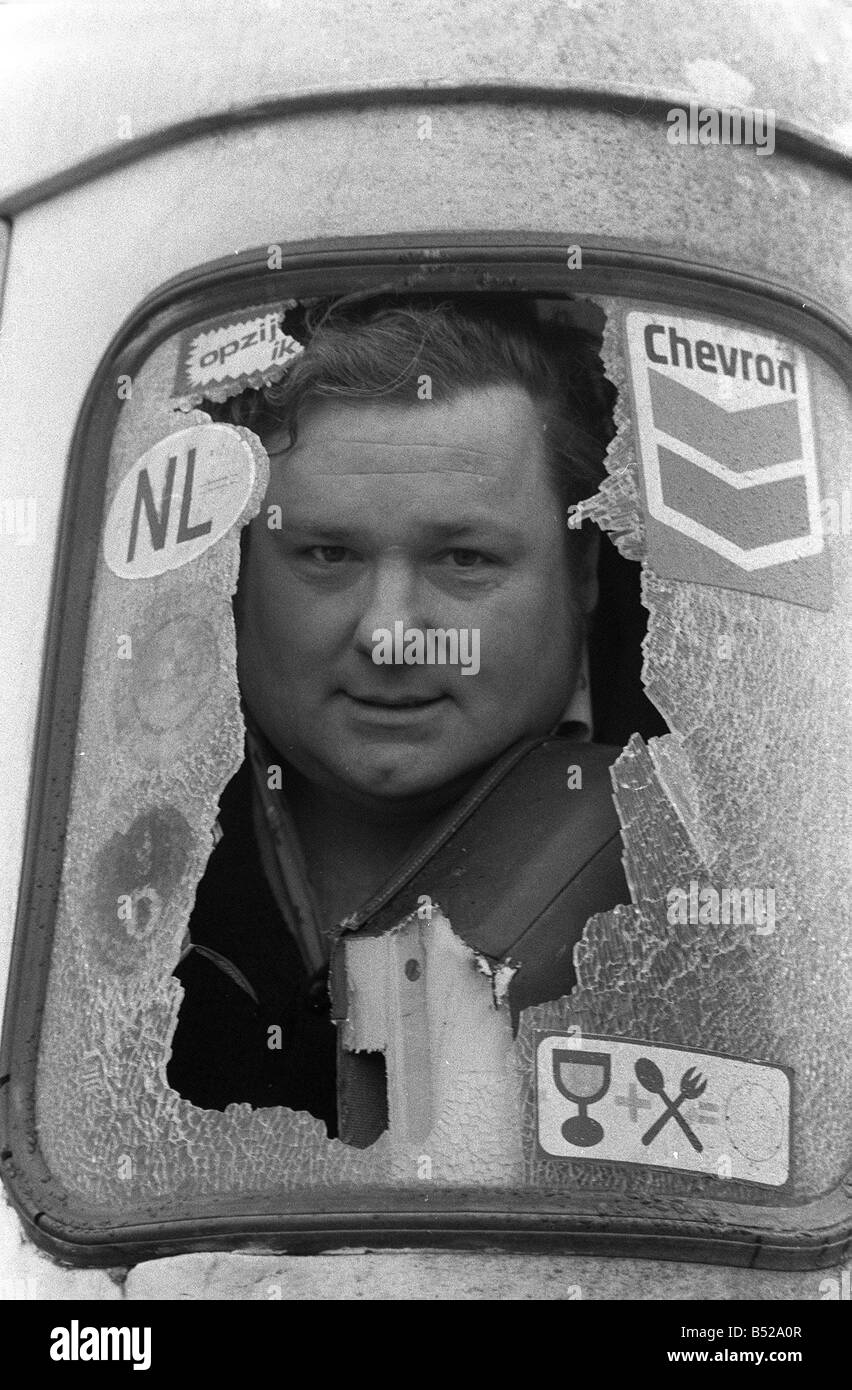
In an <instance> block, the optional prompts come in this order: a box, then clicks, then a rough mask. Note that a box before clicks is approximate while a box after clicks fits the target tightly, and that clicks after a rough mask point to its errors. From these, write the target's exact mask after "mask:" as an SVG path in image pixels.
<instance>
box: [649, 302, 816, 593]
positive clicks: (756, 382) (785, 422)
mask: <svg viewBox="0 0 852 1390" xmlns="http://www.w3.org/2000/svg"><path fill="white" fill-rule="evenodd" d="M627 339H628V352H629V360H630V379H631V386H632V391H633V399H634V407H635V414H634V421H635V425H636V432H637V436H638V444H639V455H640V461H641V465H642V481H643V486H644V497H645V503H646V507H647V511H648V513H649V518H650V519H653V521H655V522H657V523H659V524H660V526H661V527H662V528H664V529H665V531H669V532H675V533H677V534H678V535H680V536H681V537H685V538H687V539H688V540H689V541H691V542H692V543H693V546H694V547H695V560H694V567H695V574H694V576H693V575H690V576H689V577H695V578H696V579H699V580H700V579H701V578H702V560H701V558H700V553H699V548H700V550H701V551H703V552H704V553H705V554H707V552H710V553H712V555H715V556H717V557H719V558H720V560H721V561H723V562H724V564H725V566H729V567H733V569H734V570H738V571H740V572H741V573H743V574H756V573H758V572H760V571H763V570H772V569H773V568H774V567H777V566H789V565H790V564H792V563H793V562H799V561H802V560H806V559H807V558H808V557H813V556H818V555H820V553H821V552H822V550H823V544H824V543H823V536H822V527H821V521H820V499H819V483H818V476H817V469H816V458H815V450H814V435H813V423H812V414H811V403H810V391H809V382H808V376H807V368H806V363H805V361H804V358H803V356H802V355H801V354H800V353H798V352H795V353H794V352H793V351H792V350H791V349H790V347H789V345H782V344H781V343H779V341H778V340H776V339H774V338H771V337H769V336H767V335H762V334H756V333H754V332H752V331H747V330H745V329H743V330H739V329H737V328H736V327H734V326H733V325H730V324H722V323H713V322H708V321H704V320H701V321H698V320H689V319H681V318H675V317H672V316H670V315H668V314H666V313H661V314H659V315H653V314H650V313H644V312H641V313H640V312H638V311H631V312H629V313H628V315H627ZM660 547H662V549H663V550H665V543H664V541H660V542H658V548H660ZM678 555H679V557H680V561H679V563H680V565H681V568H682V567H683V548H682V543H681V546H680V547H679V549H678ZM711 571H712V573H713V574H714V575H715V576H716V579H715V580H707V582H721V581H720V580H719V575H720V574H722V573H724V572H725V571H724V569H720V567H719V565H718V564H715V562H714V564H713V565H712V566H710V570H708V572H711ZM662 572H665V571H662ZM682 577H686V576H682ZM771 584H772V577H771V576H770V577H768V579H767V581H766V582H765V583H763V584H761V586H760V587H759V588H757V589H755V590H754V591H755V592H772V589H771ZM730 586H731V587H736V588H748V587H750V586H749V585H748V584H746V583H742V582H737V581H731V585H730ZM781 587H782V588H783V589H784V590H785V592H784V594H783V596H784V597H789V593H788V592H787V590H788V585H787V583H786V582H785V583H784V584H783V585H782V586H781ZM778 596H779V597H780V596H782V595H781V593H780V591H779V593H778Z"/></svg>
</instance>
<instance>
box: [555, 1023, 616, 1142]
mask: <svg viewBox="0 0 852 1390" xmlns="http://www.w3.org/2000/svg"><path fill="white" fill-rule="evenodd" d="M553 1079H554V1081H555V1082H556V1087H557V1090H558V1091H559V1092H560V1094H561V1095H563V1096H565V1098H566V1100H572V1101H573V1102H574V1104H575V1105H576V1106H578V1107H579V1114H577V1115H572V1116H571V1118H570V1119H568V1120H566V1121H565V1123H564V1124H563V1126H562V1133H563V1135H564V1137H565V1138H566V1139H567V1140H568V1142H569V1144H576V1145H578V1147H580V1148H583V1149H589V1148H592V1147H593V1146H594V1145H595V1144H599V1143H600V1142H601V1140H602V1139H603V1137H604V1131H603V1125H601V1124H598V1121H597V1120H593V1119H591V1118H590V1117H589V1114H588V1110H589V1106H590V1105H594V1104H595V1103H596V1102H597V1101H599V1100H602V1099H603V1097H604V1096H605V1095H606V1093H607V1091H608V1090H609V1083H610V1079H611V1067H610V1054H609V1053H608V1052H578V1051H577V1050H576V1049H575V1048H571V1050H570V1051H569V1050H568V1048H562V1047H555V1048H554V1049H553Z"/></svg>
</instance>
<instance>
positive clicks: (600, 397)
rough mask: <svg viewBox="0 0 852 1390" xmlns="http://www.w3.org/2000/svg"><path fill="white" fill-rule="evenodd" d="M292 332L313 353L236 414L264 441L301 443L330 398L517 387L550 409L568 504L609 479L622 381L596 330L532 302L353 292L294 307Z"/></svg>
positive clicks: (415, 401)
mask: <svg viewBox="0 0 852 1390" xmlns="http://www.w3.org/2000/svg"><path fill="white" fill-rule="evenodd" d="M284 331H285V332H287V333H290V334H292V336H293V337H295V338H296V339H297V341H299V342H301V343H303V344H304V351H303V352H302V353H301V354H300V355H299V356H298V357H296V358H294V359H293V362H292V364H291V365H290V367H289V368H288V371H287V374H286V376H285V377H284V378H283V379H282V380H281V381H280V382H277V383H274V384H272V385H269V386H266V387H264V388H263V389H262V390H260V391H255V392H245V393H244V394H243V396H241V397H238V398H237V400H236V401H234V402H232V403H231V406H232V409H231V411H230V412H229V413H230V416H231V418H232V419H234V420H235V421H236V423H239V424H243V425H246V426H248V427H249V428H250V429H252V430H254V431H255V432H256V433H258V434H259V435H260V436H261V438H266V437H268V436H269V435H270V434H271V433H273V432H274V433H278V432H282V431H283V432H284V433H285V434H287V435H289V441H288V444H289V446H292V445H293V444H294V443H295V441H296V438H297V435H298V425H299V417H300V415H301V413H302V412H303V410H304V409H305V408H306V407H307V406H309V405H311V404H317V403H320V402H322V401H331V400H343V401H348V402H356V401H359V400H360V401H369V402H370V403H375V402H379V401H382V400H387V401H391V402H393V403H394V404H400V403H404V402H408V401H410V402H411V404H412V406H415V407H419V408H421V409H428V403H426V404H421V401H422V400H423V399H424V397H425V399H426V401H427V402H428V400H429V399H431V400H451V399H452V398H453V397H455V396H456V395H458V393H459V392H461V391H464V390H475V389H478V388H485V387H489V386H516V387H520V388H521V389H522V390H524V391H526V392H527V393H528V395H529V396H530V397H531V398H532V400H533V402H534V403H535V405H536V406H537V407H538V410H539V414H540V420H541V427H542V430H543V431H544V437H545V445H546V455H545V456H546V459H547V463H548V468H549V471H550V476H551V479H552V481H553V484H554V489H555V491H556V494H557V496H558V498H559V501H560V505H561V506H562V508H563V509H564V510H567V508H568V507H569V506H571V505H573V504H574V503H576V502H579V501H581V500H582V499H583V498H584V497H587V496H589V495H590V494H591V493H593V492H594V491H595V489H596V488H597V486H598V485H599V483H600V481H601V479H602V476H603V471H604V470H603V457H604V454H605V453H606V446H607V444H608V442H609V440H610V439H611V437H612V434H613V427H612V415H611V403H612V397H613V395H614V391H613V388H612V387H611V386H610V385H609V383H608V382H607V381H606V379H605V377H604V375H603V369H602V366H601V362H600V359H599V357H598V356H597V354H596V353H595V351H594V346H593V340H592V338H591V336H590V335H589V334H587V333H586V332H585V331H584V330H582V329H579V328H577V327H574V326H570V327H569V326H566V325H564V324H560V323H559V322H558V321H556V320H553V321H543V320H542V319H541V318H540V316H539V315H538V313H537V311H536V308H535V306H534V305H533V304H532V303H531V302H530V301H529V300H528V299H524V298H522V297H520V296H507V297H503V298H499V299H498V298H497V297H495V296H491V295H481V294H480V295H452V296H447V295H444V296H436V295H418V296H413V295H411V296H409V295H406V296H400V295H394V294H389V293H385V294H381V295H375V294H373V295H371V296H369V297H365V296H364V295H363V294H359V295H350V296H347V297H346V298H344V299H338V300H335V301H323V302H320V303H318V304H314V305H312V306H311V307H310V308H309V309H307V310H305V309H304V308H297V310H296V312H295V314H293V313H292V312H290V313H288V314H287V315H286V316H285V319H284ZM424 379H426V381H428V386H427V385H426V381H424ZM427 391H428V395H427ZM418 392H419V394H418Z"/></svg>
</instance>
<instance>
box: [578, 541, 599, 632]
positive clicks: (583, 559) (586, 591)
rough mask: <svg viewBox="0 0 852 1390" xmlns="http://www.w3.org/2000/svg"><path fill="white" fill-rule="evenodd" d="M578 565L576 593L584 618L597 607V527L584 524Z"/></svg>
mask: <svg viewBox="0 0 852 1390" xmlns="http://www.w3.org/2000/svg"><path fill="white" fill-rule="evenodd" d="M586 530H588V534H587V535H586V534H584V535H583V538H582V549H581V552H580V564H579V570H578V574H577V592H578V596H579V600H580V607H581V609H582V611H583V612H584V613H585V615H586V617H590V616H591V614H592V613H594V611H595V609H596V608H597V606H598V558H599V556H600V550H601V533H600V531H599V530H598V528H597V526H594V525H592V524H591V523H590V522H586V525H585V526H584V527H583V531H584V532H585V531H586Z"/></svg>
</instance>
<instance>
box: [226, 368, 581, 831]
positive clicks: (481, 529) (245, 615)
mask: <svg viewBox="0 0 852 1390" xmlns="http://www.w3.org/2000/svg"><path fill="white" fill-rule="evenodd" d="M269 448H270V454H271V479H270V486H269V492H268V494H267V498H266V505H265V506H264V507H263V508H261V511H260V513H259V515H258V516H257V517H256V518H255V520H254V521H253V522H252V524H251V532H250V544H249V550H248V556H247V559H246V563H245V567H244V572H243V575H242V579H241V585H240V599H239V615H238V648H239V677H240V684H241V687H242V691H243V696H244V698H245V700H246V703H247V705H248V707H249V710H250V711H251V713H252V714H253V715H254V717H255V719H256V720H257V721H258V723H259V725H260V727H261V729H262V730H263V731H264V733H265V734H266V735H267V737H268V738H269V740H270V741H271V742H272V744H273V745H274V746H275V747H276V748H277V749H278V750H279V751H280V753H281V754H282V755H283V756H284V757H285V758H286V759H287V760H288V761H289V762H291V763H292V764H293V765H294V766H295V767H297V768H298V769H299V770H300V771H301V772H303V773H304V774H305V775H306V776H307V777H308V778H309V779H311V780H312V781H315V782H317V783H319V784H321V785H322V786H324V787H326V788H327V789H329V790H332V791H335V792H337V793H339V794H342V795H344V796H348V797H349V798H350V799H355V800H356V801H360V802H361V803H363V804H365V805H369V804H373V805H376V804H379V803H381V804H382V805H385V806H386V805H388V804H389V803H392V802H393V801H397V802H398V801H399V800H400V799H405V798H417V797H422V796H427V795H428V794H431V793H435V792H437V791H438V790H439V789H440V788H442V787H444V786H446V785H447V784H451V783H453V782H454V781H456V780H457V779H460V778H462V777H464V775H465V774H467V773H470V772H472V771H473V770H475V769H477V768H479V767H482V766H484V765H486V764H487V763H489V762H491V761H492V760H493V759H494V758H495V757H497V755H498V754H499V753H501V752H502V751H503V750H504V749H505V748H507V747H508V746H509V745H510V744H512V743H514V742H515V741H516V740H517V739H519V738H522V737H524V736H529V735H536V734H543V733H547V732H548V731H549V730H550V729H551V728H552V727H553V726H554V725H555V724H556V723H557V722H558V721H559V718H560V716H561V714H562V712H563V710H564V708H565V706H566V704H567V702H568V699H569V698H570V696H571V693H572V691H573V689H574V685H575V682H576V676H577V671H578V666H579V659H580V652H579V650H578V645H579V636H578V635H579V624H578V621H577V614H578V612H579V609H580V608H581V607H585V606H588V592H584V593H583V594H580V593H572V590H571V572H570V569H569V565H568V561H567V557H566V552H565V519H564V515H562V514H561V511H560V507H559V504H558V501H557V498H556V496H555V493H554V490H553V487H552V485H551V483H550V481H549V479H548V475H547V471H546V466H545V461H544V450H543V441H542V430H541V423H540V420H539V416H538V412H537V410H536V408H535V406H534V404H533V402H532V400H531V399H530V398H529V397H528V396H527V394H526V393H525V392H524V391H522V390H520V389H517V388H512V387H491V388H488V389H483V390H476V391H467V392H465V393H463V394H460V395H459V396H457V397H456V398H455V399H454V400H452V401H450V402H448V403H441V404H439V403H436V402H433V401H422V402H420V401H418V402H416V403H413V404H404V405H401V404H399V403H397V402H392V401H391V402H387V403H381V402H379V403H376V402H374V401H370V402H366V403H360V402H355V403H351V402H345V403H344V402H332V403H329V404H325V403H322V404H319V405H315V406H313V407H311V408H310V409H309V410H307V411H306V412H305V413H304V414H303V416H302V417H301V418H300V422H299V435H298V442H297V444H296V445H295V447H294V448H293V449H291V450H288V451H287V452H284V453H281V454H278V455H276V454H275V452H274V450H275V441H274V440H273V441H270V443H269ZM276 505H277V506H278V507H280V509H281V525H280V529H278V528H276V527H275V526H270V525H269V524H268V523H269V520H270V517H271V518H272V519H273V520H274V519H275V516H276V514H275V513H274V512H272V513H270V511H269V508H270V507H274V506H276ZM575 583H576V581H575ZM397 623H402V624H403V630H411V629H418V630H420V631H422V632H424V633H425V632H426V630H427V629H429V628H432V629H439V628H440V629H457V630H462V629H468V630H469V629H478V631H479V670H478V671H477V672H476V674H473V672H472V662H471V661H468V665H470V666H471V673H470V674H465V673H464V667H463V666H462V665H461V664H457V665H439V664H432V665H427V664H423V665H403V664H399V665H397V664H392V665H390V664H383V665H377V664H376V663H375V662H374V660H373V653H374V650H375V649H376V641H375V640H374V633H376V632H377V630H379V629H385V630H388V631H389V632H391V633H393V632H394V630H395V624H397ZM462 650H463V651H464V650H465V649H464V648H463V649H462ZM466 650H467V652H468V653H470V652H471V650H472V648H471V647H467V648H466Z"/></svg>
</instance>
